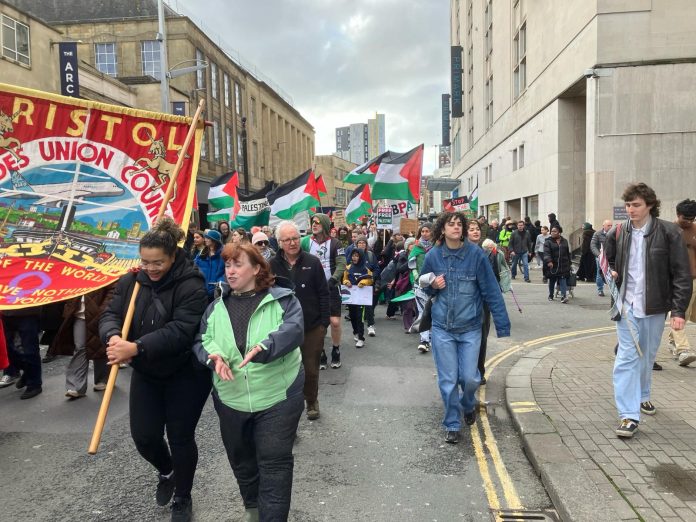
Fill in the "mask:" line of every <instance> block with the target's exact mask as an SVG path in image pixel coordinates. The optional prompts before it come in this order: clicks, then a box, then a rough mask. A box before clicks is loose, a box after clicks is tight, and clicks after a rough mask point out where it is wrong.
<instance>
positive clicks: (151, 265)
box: [140, 259, 166, 270]
mask: <svg viewBox="0 0 696 522" xmlns="http://www.w3.org/2000/svg"><path fill="white" fill-rule="evenodd" d="M165 264H166V262H165V261H153V262H152V263H150V262H149V261H143V260H142V259H141V260H140V268H143V269H145V270H148V269H150V268H152V269H154V270H159V269H161V268H162V267H164V265H165Z"/></svg>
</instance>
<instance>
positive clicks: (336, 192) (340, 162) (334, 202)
mask: <svg viewBox="0 0 696 522" xmlns="http://www.w3.org/2000/svg"><path fill="white" fill-rule="evenodd" d="M357 166H358V165H357V164H356V163H353V162H351V161H348V160H345V159H343V158H341V157H339V156H336V155H335V154H326V155H322V156H316V157H315V164H314V172H315V174H320V175H321V176H322V177H323V178H324V184H325V185H326V191H327V195H326V196H323V197H322V198H321V206H322V207H335V208H336V209H345V208H346V205H348V202H349V201H350V198H351V195H352V194H353V191H354V190H355V188H356V187H357V185H353V184H351V183H343V178H345V177H346V175H347V174H348V173H349V172H350V171H351V170H353V169H354V168H355V167H357Z"/></svg>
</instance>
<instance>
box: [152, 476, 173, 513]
mask: <svg viewBox="0 0 696 522" xmlns="http://www.w3.org/2000/svg"><path fill="white" fill-rule="evenodd" d="M173 494H174V473H172V474H171V475H170V476H169V478H167V477H165V476H164V475H162V474H160V475H159V482H158V483H157V493H156V495H155V500H156V501H157V505H158V506H166V505H167V504H169V501H170V500H171V499H172V495H173Z"/></svg>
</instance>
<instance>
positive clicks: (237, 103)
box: [234, 82, 242, 114]
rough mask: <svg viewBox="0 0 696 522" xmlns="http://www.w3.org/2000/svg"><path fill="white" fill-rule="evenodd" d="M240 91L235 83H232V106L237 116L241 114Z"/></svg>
mask: <svg viewBox="0 0 696 522" xmlns="http://www.w3.org/2000/svg"><path fill="white" fill-rule="evenodd" d="M241 91H242V89H241V88H240V87H239V84H238V83H237V82H234V104H235V105H234V106H235V109H236V110H237V114H242V93H241Z"/></svg>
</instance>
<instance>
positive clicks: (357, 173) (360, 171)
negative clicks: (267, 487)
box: [343, 151, 391, 185]
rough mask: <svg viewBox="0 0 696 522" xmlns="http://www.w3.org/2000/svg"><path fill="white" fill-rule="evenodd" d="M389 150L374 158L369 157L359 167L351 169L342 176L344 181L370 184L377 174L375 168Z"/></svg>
mask: <svg viewBox="0 0 696 522" xmlns="http://www.w3.org/2000/svg"><path fill="white" fill-rule="evenodd" d="M390 154H391V152H389V151H387V152H384V153H382V154H380V155H379V156H377V157H376V158H373V159H371V160H370V161H367V162H365V163H363V164H362V165H360V166H359V167H356V168H355V169H353V170H351V171H350V172H349V173H348V175H347V176H346V177H345V178H343V182H344V183H359V184H362V183H368V184H370V185H372V183H373V182H374V181H375V175H376V174H377V170H378V169H379V165H380V163H382V161H383V160H384V159H386V158H389V157H390Z"/></svg>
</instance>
